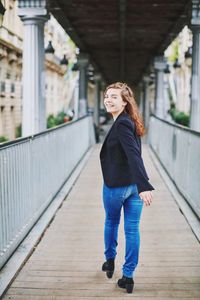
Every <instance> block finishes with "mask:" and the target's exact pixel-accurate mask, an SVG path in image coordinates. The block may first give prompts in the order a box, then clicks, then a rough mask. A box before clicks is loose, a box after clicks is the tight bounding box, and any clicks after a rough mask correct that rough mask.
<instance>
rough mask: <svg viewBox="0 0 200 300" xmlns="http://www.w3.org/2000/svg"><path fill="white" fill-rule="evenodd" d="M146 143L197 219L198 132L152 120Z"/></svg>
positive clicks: (199, 192)
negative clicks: (147, 142)
mask: <svg viewBox="0 0 200 300" xmlns="http://www.w3.org/2000/svg"><path fill="white" fill-rule="evenodd" d="M148 139H149V143H150V145H151V147H152V149H153V150H154V152H155V154H156V156H157V157H158V158H159V160H160V162H161V163H162V165H163V166H164V168H165V170H166V171H167V173H168V175H169V176H170V178H171V179H172V181H173V182H174V183H175V185H176V186H177V188H178V190H179V191H180V192H181V194H182V195H183V196H184V198H185V199H186V200H187V202H188V203H189V204H190V206H191V207H192V209H193V210H194V212H195V213H196V215H197V216H198V217H199V218H200V132H197V131H194V130H191V129H189V128H186V127H184V126H181V125H176V124H172V123H170V122H168V121H164V120H162V119H159V118H158V117H155V116H151V118H150V127H149V135H148Z"/></svg>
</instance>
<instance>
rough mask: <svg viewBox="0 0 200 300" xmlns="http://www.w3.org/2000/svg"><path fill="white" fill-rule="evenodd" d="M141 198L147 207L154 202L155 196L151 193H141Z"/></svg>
mask: <svg viewBox="0 0 200 300" xmlns="http://www.w3.org/2000/svg"><path fill="white" fill-rule="evenodd" d="M139 196H140V198H141V199H142V200H143V201H144V203H145V205H146V206H149V205H150V204H151V202H152V200H153V194H152V192H151V191H145V192H141V193H140V194H139Z"/></svg>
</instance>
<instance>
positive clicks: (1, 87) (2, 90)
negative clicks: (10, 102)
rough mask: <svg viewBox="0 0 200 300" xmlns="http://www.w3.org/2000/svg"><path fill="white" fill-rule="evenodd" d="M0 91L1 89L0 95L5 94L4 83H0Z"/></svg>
mask: <svg viewBox="0 0 200 300" xmlns="http://www.w3.org/2000/svg"><path fill="white" fill-rule="evenodd" d="M0 89H1V90H0V92H1V93H5V91H6V84H5V82H4V81H2V82H1V84H0Z"/></svg>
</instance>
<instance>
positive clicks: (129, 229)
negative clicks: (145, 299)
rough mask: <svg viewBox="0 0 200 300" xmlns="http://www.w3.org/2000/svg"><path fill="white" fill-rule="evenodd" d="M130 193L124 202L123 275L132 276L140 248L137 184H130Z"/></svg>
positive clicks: (140, 203) (139, 208)
mask: <svg viewBox="0 0 200 300" xmlns="http://www.w3.org/2000/svg"><path fill="white" fill-rule="evenodd" d="M132 187H133V188H132V194H131V195H130V196H129V197H128V198H127V199H126V200H125V202H124V231H125V238H126V250H125V263H124V265H123V275H124V276H126V277H129V278H132V277H133V272H134V270H135V268H136V266H137V264H138V257H139V248H140V231H139V223H140V217H141V213H142V207H143V201H142V199H141V198H140V196H139V194H138V190H137V186H136V185H133V186H132Z"/></svg>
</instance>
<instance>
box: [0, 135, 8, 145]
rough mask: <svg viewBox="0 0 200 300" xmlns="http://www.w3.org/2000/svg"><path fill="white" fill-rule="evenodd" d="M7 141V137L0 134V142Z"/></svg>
mask: <svg viewBox="0 0 200 300" xmlns="http://www.w3.org/2000/svg"><path fill="white" fill-rule="evenodd" d="M7 141H8V138H6V137H5V136H2V135H1V136H0V143H4V142H7Z"/></svg>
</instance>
